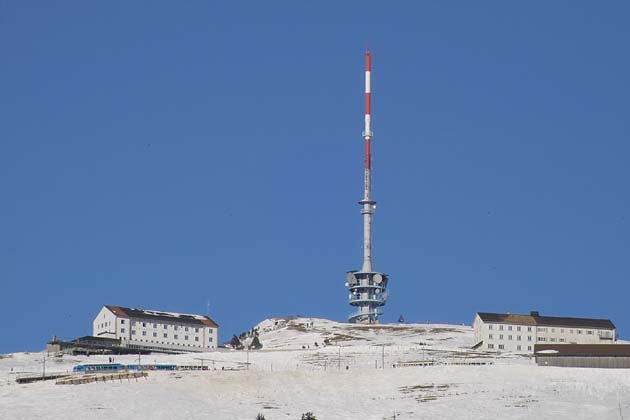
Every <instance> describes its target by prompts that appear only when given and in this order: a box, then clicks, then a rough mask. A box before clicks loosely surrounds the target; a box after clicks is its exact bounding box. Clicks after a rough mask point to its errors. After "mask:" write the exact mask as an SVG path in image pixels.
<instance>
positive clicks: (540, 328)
mask: <svg viewBox="0 0 630 420" xmlns="http://www.w3.org/2000/svg"><path fill="white" fill-rule="evenodd" d="M538 332H547V328H543V327H538Z"/></svg>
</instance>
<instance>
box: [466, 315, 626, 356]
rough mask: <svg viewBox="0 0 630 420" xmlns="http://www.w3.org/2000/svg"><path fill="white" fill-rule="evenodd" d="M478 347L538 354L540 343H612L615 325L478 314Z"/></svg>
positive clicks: (475, 323) (588, 320) (604, 321)
mask: <svg viewBox="0 0 630 420" xmlns="http://www.w3.org/2000/svg"><path fill="white" fill-rule="evenodd" d="M473 330H474V336H475V348H478V349H483V350H486V351H497V352H515V353H529V354H533V353H534V346H535V345H536V344H554V343H559V344H611V343H614V342H615V341H616V330H615V325H614V324H613V323H612V322H611V321H610V320H608V319H592V318H568V317H555V316H540V314H539V313H538V312H534V311H532V312H530V314H529V315H518V314H499V313H487V312H478V313H477V314H475V319H474V321H473Z"/></svg>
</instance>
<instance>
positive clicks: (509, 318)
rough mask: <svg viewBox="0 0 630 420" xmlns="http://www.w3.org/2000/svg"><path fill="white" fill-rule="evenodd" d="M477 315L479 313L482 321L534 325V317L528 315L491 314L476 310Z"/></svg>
mask: <svg viewBox="0 0 630 420" xmlns="http://www.w3.org/2000/svg"><path fill="white" fill-rule="evenodd" d="M477 315H479V317H480V318H481V319H482V320H483V321H484V322H494V323H496V324H521V325H536V321H535V320H534V318H533V317H531V316H529V315H516V314H493V313H488V312H477Z"/></svg>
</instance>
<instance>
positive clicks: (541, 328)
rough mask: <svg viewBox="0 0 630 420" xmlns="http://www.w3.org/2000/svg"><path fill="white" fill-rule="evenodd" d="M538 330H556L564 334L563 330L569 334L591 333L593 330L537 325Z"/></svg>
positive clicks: (553, 331)
mask: <svg viewBox="0 0 630 420" xmlns="http://www.w3.org/2000/svg"><path fill="white" fill-rule="evenodd" d="M537 330H538V332H544V333H546V332H552V333H555V332H556V330H558V331H559V332H560V334H564V333H565V331H566V332H568V333H569V334H583V333H584V332H586V334H587V335H593V334H594V331H593V330H580V329H576V330H573V329H565V328H549V327H538V328H537Z"/></svg>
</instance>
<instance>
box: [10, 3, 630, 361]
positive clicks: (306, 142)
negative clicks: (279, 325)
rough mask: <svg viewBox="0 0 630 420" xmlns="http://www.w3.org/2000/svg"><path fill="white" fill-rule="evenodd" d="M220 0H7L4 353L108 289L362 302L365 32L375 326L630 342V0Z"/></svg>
mask: <svg viewBox="0 0 630 420" xmlns="http://www.w3.org/2000/svg"><path fill="white" fill-rule="evenodd" d="M56 3H58V4H56ZM225 3H230V4H231V6H229V7H225V6H221V5H220V4H219V2H201V1H192V2H126V1H120V2H116V1H112V2H100V3H98V4H97V3H94V2H84V1H68V2H49V1H3V2H0V54H1V55H0V57H1V61H0V76H1V77H0V285H1V286H0V298H1V304H0V316H2V320H3V322H2V327H1V328H0V331H1V334H0V337H1V338H0V352H9V351H19V350H38V349H41V348H43V346H44V344H45V342H46V341H47V340H48V339H49V338H50V337H51V336H52V335H57V336H60V337H66V338H72V337H76V336H81V335H86V334H89V333H91V323H92V318H93V317H94V316H95V314H96V313H97V311H98V310H99V308H100V307H101V306H102V305H104V304H113V305H120V306H132V307H142V308H147V309H160V310H169V311H180V312H192V313H205V312H206V307H207V304H208V302H209V307H210V314H211V316H212V318H214V319H215V320H216V321H217V322H218V323H219V324H220V326H221V329H220V333H221V339H222V340H224V339H227V338H229V337H230V336H231V334H233V333H238V332H240V331H243V330H245V329H248V328H249V327H251V326H252V325H254V324H256V323H257V322H259V321H261V320H262V319H264V318H266V317H271V316H286V315H297V314H300V315H304V316H316V317H325V318H330V319H334V320H345V318H346V316H347V314H348V313H350V312H351V308H350V307H349V305H348V304H347V291H346V290H345V288H344V281H345V272H346V271H347V270H351V269H359V268H360V264H361V235H362V222H361V216H360V214H359V206H358V205H357V203H356V202H357V200H359V199H360V198H361V194H362V169H361V165H362V139H361V131H362V129H363V114H362V113H363V52H364V50H365V48H366V47H369V48H370V50H371V51H372V56H373V61H372V92H373V93H372V113H373V116H372V122H373V131H374V139H373V168H374V170H373V196H374V198H375V199H376V200H377V201H378V203H379V206H378V209H377V213H376V215H375V218H374V225H373V226H374V251H373V253H374V260H375V265H374V267H375V269H377V270H380V271H384V272H387V273H389V274H390V299H389V301H388V303H387V306H386V307H385V315H384V317H383V321H384V322H395V321H396V320H397V319H398V317H399V316H400V315H401V314H402V315H404V316H405V318H406V319H407V320H408V321H410V322H418V321H421V322H426V321H431V322H448V323H467V324H469V323H470V322H471V320H472V317H473V315H474V313H475V311H502V312H503V311H505V312H508V311H509V312H512V313H526V312H528V311H530V310H538V311H540V312H541V314H547V315H560V316H583V317H601V318H610V319H612V320H613V322H615V324H616V325H617V326H618V329H619V332H620V333H621V335H622V337H625V338H630V304H629V296H630V285H629V280H630V198H629V192H630V191H629V186H628V183H629V181H630V169H629V165H628V161H629V158H630V146H629V143H628V141H629V134H630V132H629V116H630V115H629V110H630V107H629V103H628V98H629V97H630V85H629V76H628V75H629V74H630V59H629V58H628V57H629V56H628V45H630V29H629V26H628V19H629V14H630V13H629V12H630V6H629V5H628V3H627V2H622V1H619V2H615V1H611V2H587V1H583V2H582V1H553V2H543V1H539V2H526V3H522V2H521V3H516V2H504V1H492V2H463V1H462V2H448V3H445V2H407V3H402V2H383V1H379V2H331V3H325V2H309V4H308V5H307V4H306V2H295V1H292V2H253V3H251V4H246V3H237V2H225Z"/></svg>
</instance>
